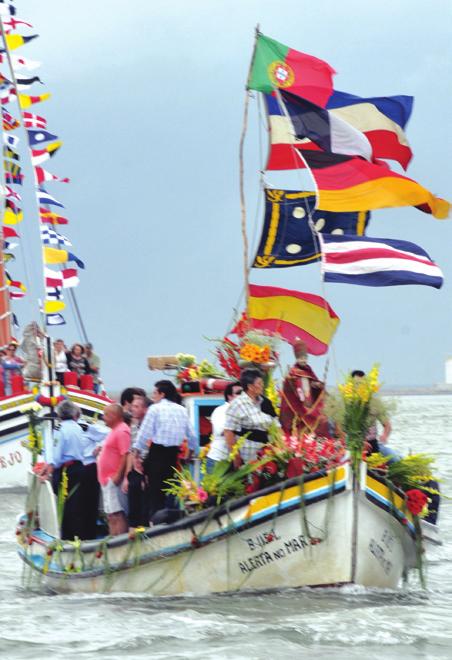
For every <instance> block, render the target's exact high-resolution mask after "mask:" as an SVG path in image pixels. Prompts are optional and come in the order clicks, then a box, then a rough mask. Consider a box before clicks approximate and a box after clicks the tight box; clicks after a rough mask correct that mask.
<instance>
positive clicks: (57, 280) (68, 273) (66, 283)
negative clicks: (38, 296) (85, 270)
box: [44, 268, 80, 289]
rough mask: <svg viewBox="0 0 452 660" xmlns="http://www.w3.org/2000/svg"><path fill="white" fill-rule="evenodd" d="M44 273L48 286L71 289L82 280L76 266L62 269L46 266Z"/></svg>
mask: <svg viewBox="0 0 452 660" xmlns="http://www.w3.org/2000/svg"><path fill="white" fill-rule="evenodd" d="M44 275H45V279H46V286H54V287H60V288H61V287H62V288H63V289H69V288H72V287H75V286H77V285H78V284H79V282H80V280H79V278H78V276H77V269H76V268H65V269H63V270H60V271H57V270H52V269H51V268H44Z"/></svg>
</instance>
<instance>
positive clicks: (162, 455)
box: [133, 380, 198, 519]
mask: <svg viewBox="0 0 452 660" xmlns="http://www.w3.org/2000/svg"><path fill="white" fill-rule="evenodd" d="M151 398H152V401H153V403H154V405H153V406H151V407H150V408H149V410H148V412H147V413H146V416H145V418H144V420H143V423H142V424H141V426H140V430H139V431H138V435H137V437H136V440H135V443H134V446H133V449H134V450H135V451H136V452H137V453H139V454H141V455H142V456H145V455H146V454H147V455H146V458H145V460H144V462H143V468H144V471H145V474H146V475H147V477H148V481H149V519H151V518H152V516H153V514H154V513H156V512H157V511H159V510H160V509H163V508H165V497H166V496H165V493H164V492H163V489H164V488H165V481H166V480H167V479H170V478H171V477H172V475H173V471H174V468H175V466H176V463H177V455H178V453H179V448H180V446H181V444H182V442H183V441H184V439H185V438H186V439H187V441H188V447H189V449H190V451H192V452H193V451H194V450H195V449H196V447H197V443H198V441H197V438H196V435H195V432H194V430H193V427H192V425H191V423H190V420H189V418H188V414H187V411H186V410H185V408H184V407H183V406H182V405H181V403H180V402H181V398H180V395H179V394H178V392H177V390H176V388H175V386H174V385H173V383H171V381H169V380H160V381H158V382H157V383H155V386H154V391H153V393H152V396H151ZM148 447H150V448H149V450H148Z"/></svg>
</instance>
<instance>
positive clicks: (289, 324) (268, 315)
mask: <svg viewBox="0 0 452 660" xmlns="http://www.w3.org/2000/svg"><path fill="white" fill-rule="evenodd" d="M248 318H249V320H250V323H251V327H253V328H257V329H258V330H266V331H267V332H269V333H271V334H277V335H280V336H281V337H282V338H283V339H285V340H286V341H287V342H289V344H294V343H295V342H297V341H299V340H302V341H304V342H305V343H306V346H307V349H308V352H309V353H312V354H313V355H323V354H324V353H326V352H327V350H328V345H329V344H330V342H331V340H332V338H333V336H334V333H335V332H336V329H337V326H338V324H339V317H338V316H337V314H336V313H335V312H334V311H333V309H332V308H331V307H330V306H329V304H328V303H327V301H326V300H324V299H323V298H321V297H320V296H316V295H314V294H312V293H303V292H302V291H292V290H290V289H281V288H280V287H276V286H257V285H256V284H250V298H249V302H248Z"/></svg>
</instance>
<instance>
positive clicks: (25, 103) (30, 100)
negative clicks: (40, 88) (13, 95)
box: [19, 92, 51, 110]
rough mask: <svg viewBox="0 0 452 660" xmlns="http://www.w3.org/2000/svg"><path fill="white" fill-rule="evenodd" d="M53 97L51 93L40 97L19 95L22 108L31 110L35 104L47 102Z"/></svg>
mask: <svg viewBox="0 0 452 660" xmlns="http://www.w3.org/2000/svg"><path fill="white" fill-rule="evenodd" d="M50 97H51V94H50V92H46V93H45V94H40V95H39V96H29V95H28V94H19V105H20V107H21V108H22V110H23V109H24V108H29V107H30V106H31V105H33V104H34V103H41V102H42V101H47V99H49V98H50Z"/></svg>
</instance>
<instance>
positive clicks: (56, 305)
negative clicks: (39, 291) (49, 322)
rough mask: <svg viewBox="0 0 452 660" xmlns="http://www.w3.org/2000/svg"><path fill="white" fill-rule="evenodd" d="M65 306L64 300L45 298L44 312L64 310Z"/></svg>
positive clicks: (51, 312) (50, 312)
mask: <svg viewBox="0 0 452 660" xmlns="http://www.w3.org/2000/svg"><path fill="white" fill-rule="evenodd" d="M65 308H66V304H65V302H64V300H44V312H45V313H46V314H53V313H55V312H62V311H63V309H65Z"/></svg>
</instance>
